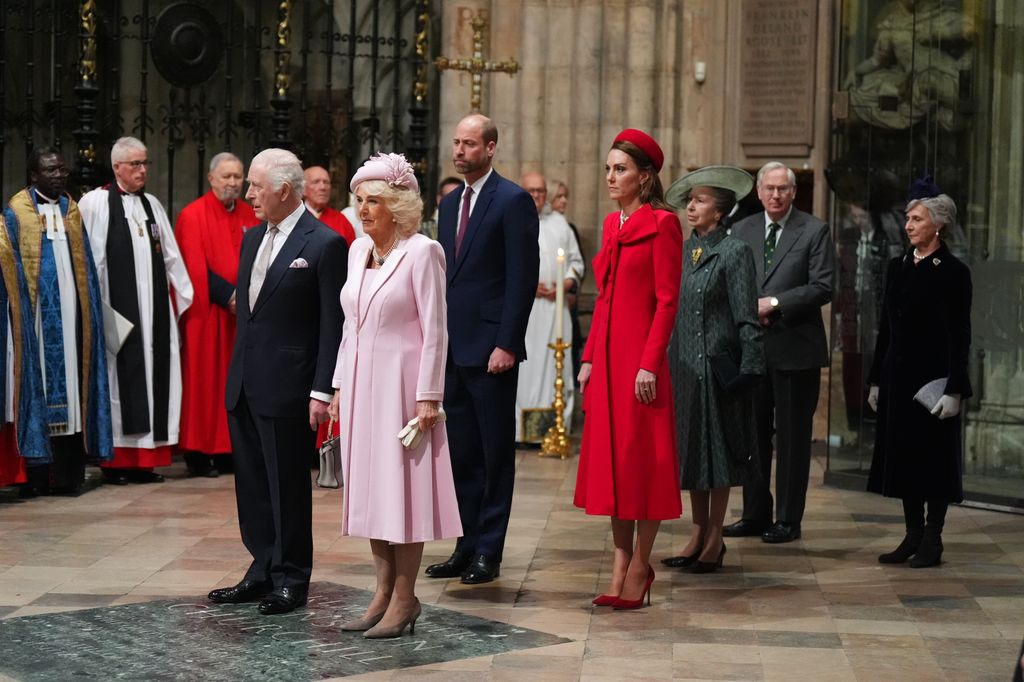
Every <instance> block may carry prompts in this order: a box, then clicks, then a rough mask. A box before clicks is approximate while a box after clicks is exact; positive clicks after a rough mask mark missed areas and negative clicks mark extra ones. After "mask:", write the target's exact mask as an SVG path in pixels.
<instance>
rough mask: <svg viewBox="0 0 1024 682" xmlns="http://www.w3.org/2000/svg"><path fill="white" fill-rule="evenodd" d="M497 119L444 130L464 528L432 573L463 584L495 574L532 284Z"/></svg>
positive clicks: (443, 235)
mask: <svg viewBox="0 0 1024 682" xmlns="http://www.w3.org/2000/svg"><path fill="white" fill-rule="evenodd" d="M497 144H498V129H497V128H496V127H495V125H494V123H493V122H492V121H491V120H490V119H489V118H487V117H486V116H481V115H479V114H473V115H470V116H467V117H466V118H464V119H462V120H461V121H460V122H459V124H458V126H457V127H456V128H455V137H454V139H453V140H452V145H453V148H452V159H453V161H454V163H455V169H456V170H457V171H458V172H459V173H460V174H461V175H463V176H464V177H465V179H466V182H465V184H464V185H463V186H462V187H460V188H458V189H456V190H454V191H452V192H450V193H449V194H448V195H447V196H446V197H445V198H444V199H443V200H442V201H441V205H440V207H439V208H438V240H439V241H440V242H441V246H442V247H443V248H444V253H445V257H446V258H447V261H448V365H447V370H446V372H445V395H444V409H445V412H447V414H448V425H447V428H448V442H449V446H450V448H451V457H452V470H453V473H454V475H455V493H456V495H457V496H458V499H459V514H460V516H461V517H462V532H463V536H462V537H461V538H459V541H458V542H457V543H456V545H455V551H454V552H452V555H451V557H449V559H448V560H447V561H445V562H443V563H439V564H433V565H431V566H428V567H427V575H428V576H430V577H431V578H452V577H455V576H461V577H462V582H464V583H467V584H476V583H486V582H490V581H492V580H494V579H495V578H496V577H498V572H499V567H500V565H501V556H502V551H503V549H504V547H505V532H506V531H507V529H508V517H509V512H510V510H511V508H512V486H513V483H514V481H515V473H516V471H515V455H516V453H515V430H516V429H515V406H516V385H517V383H518V378H519V363H520V362H522V361H523V360H525V359H526V347H525V341H524V339H525V336H526V323H527V321H528V320H529V317H530V308H531V307H532V306H533V299H534V293H535V292H536V289H537V277H538V266H539V261H538V258H539V256H538V246H537V230H538V225H537V209H536V208H535V207H534V204H533V199H531V198H530V195H529V194H527V193H526V192H525V191H523V189H522V188H521V187H519V185H516V184H515V183H514V182H511V181H509V180H506V179H505V178H503V177H501V176H500V175H498V173H497V172H495V171H494V169H493V168H491V159H492V158H493V157H494V150H495V148H496V147H497Z"/></svg>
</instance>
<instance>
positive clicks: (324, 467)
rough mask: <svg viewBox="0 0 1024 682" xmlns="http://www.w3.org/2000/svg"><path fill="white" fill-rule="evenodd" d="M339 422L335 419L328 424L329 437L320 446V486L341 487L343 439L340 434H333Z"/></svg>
mask: <svg viewBox="0 0 1024 682" xmlns="http://www.w3.org/2000/svg"><path fill="white" fill-rule="evenodd" d="M336 424H337V422H336V421H334V420H333V419H332V420H331V421H330V422H329V423H328V424H327V438H326V439H325V440H324V443H323V445H321V446H320V475H318V476H317V477H316V485H317V487H318V488H340V487H341V486H342V485H343V483H342V480H341V441H340V440H339V439H338V434H334V435H331V432H332V431H334V426H335V425H336Z"/></svg>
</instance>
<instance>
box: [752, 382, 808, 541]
mask: <svg viewBox="0 0 1024 682" xmlns="http://www.w3.org/2000/svg"><path fill="white" fill-rule="evenodd" d="M820 391H821V369H819V368H817V367H815V368H812V369H798V370H778V369H769V370H768V372H767V374H766V376H765V379H764V381H762V382H761V383H760V384H759V385H758V387H757V389H756V392H755V394H754V410H755V413H756V417H757V442H758V454H759V457H760V466H759V467H758V474H759V475H758V476H757V478H756V480H755V481H754V482H753V483H750V484H748V485H745V486H743V518H744V519H748V520H750V521H754V522H756V523H758V524H764V525H768V524H770V523H771V522H772V491H771V478H772V454H773V448H772V440H773V439H772V436H773V435H774V441H775V448H774V452H775V454H776V455H777V457H778V461H777V463H776V467H775V492H776V497H775V520H776V521H779V522H784V523H797V524H798V523H800V522H801V520H802V519H803V517H804V506H805V505H806V502H807V479H808V477H809V476H810V472H811V434H812V430H813V428H814V410H815V409H816V408H817V406H818V393H819V392H820Z"/></svg>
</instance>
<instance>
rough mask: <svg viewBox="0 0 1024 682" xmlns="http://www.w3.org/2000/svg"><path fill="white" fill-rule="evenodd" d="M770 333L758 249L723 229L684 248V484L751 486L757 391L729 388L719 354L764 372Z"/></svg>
mask: <svg viewBox="0 0 1024 682" xmlns="http://www.w3.org/2000/svg"><path fill="white" fill-rule="evenodd" d="M762 337H763V331H762V328H761V325H760V324H759V323H758V320H757V274H756V270H755V267H754V255H753V252H752V251H751V250H750V247H749V246H747V245H746V244H745V243H743V242H742V241H740V240H738V239H735V238H733V237H729V236H727V234H726V231H725V228H722V227H719V228H718V229H716V230H714V231H713V232H711V233H710V234H708V235H705V236H704V237H700V236H698V235H697V234H696V233H694V234H693V235H692V236H691V237H690V238H689V239H688V240H687V241H686V243H685V245H684V246H683V276H682V281H681V284H680V287H679V315H678V317H677V318H676V325H675V331H674V334H673V336H672V343H671V345H670V346H669V367H670V369H671V374H672V387H673V389H674V392H675V401H674V403H675V417H676V435H677V444H678V447H679V458H680V464H681V472H682V474H681V481H682V488H683V489H684V490H711V489H713V488H722V487H729V486H735V485H743V484H744V483H747V482H748V481H749V479H750V477H751V476H753V475H754V474H755V473H756V471H757V467H756V461H757V430H756V425H755V421H754V397H753V391H751V390H750V388H749V387H748V388H741V389H736V390H731V391H730V390H726V389H725V387H724V386H723V381H725V377H724V376H722V374H721V371H719V372H717V373H716V371H715V369H714V368H713V367H712V362H711V359H712V358H716V357H718V358H721V357H722V356H726V357H727V358H728V359H729V363H727V364H730V363H735V366H736V367H737V368H738V371H739V373H742V374H750V375H763V374H764V373H765V359H764V345H763V338H762ZM719 370H721V365H719Z"/></svg>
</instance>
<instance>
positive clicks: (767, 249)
mask: <svg viewBox="0 0 1024 682" xmlns="http://www.w3.org/2000/svg"><path fill="white" fill-rule="evenodd" d="M779 229H780V228H779V224H778V223H772V224H771V225H769V226H768V236H767V237H765V238H764V271H765V272H768V268H770V267H771V266H772V256H774V255H775V237H776V236H777V235H778V234H779Z"/></svg>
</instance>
